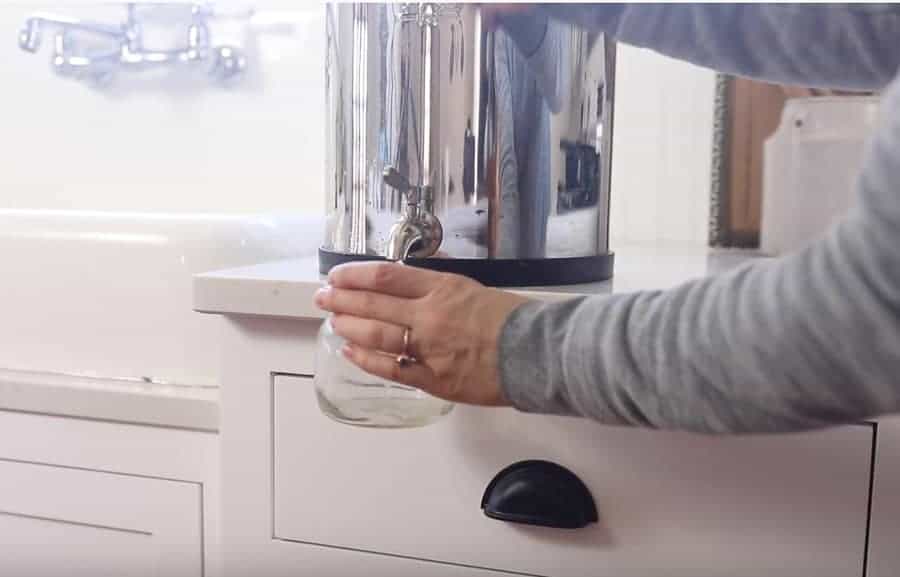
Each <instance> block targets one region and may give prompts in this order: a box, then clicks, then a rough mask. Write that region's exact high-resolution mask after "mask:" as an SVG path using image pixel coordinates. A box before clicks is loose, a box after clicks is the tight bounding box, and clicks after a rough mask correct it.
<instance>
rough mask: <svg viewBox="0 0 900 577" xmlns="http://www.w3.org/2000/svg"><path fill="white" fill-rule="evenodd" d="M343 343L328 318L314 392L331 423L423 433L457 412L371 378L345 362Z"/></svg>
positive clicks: (446, 404)
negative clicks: (332, 420)
mask: <svg viewBox="0 0 900 577" xmlns="http://www.w3.org/2000/svg"><path fill="white" fill-rule="evenodd" d="M344 343H345V340H344V339H343V338H342V337H340V336H338V335H337V334H336V333H335V332H334V329H333V327H332V325H331V317H330V316H329V317H328V318H326V319H325V321H324V322H323V323H322V326H321V328H320V329H319V336H318V342H317V346H316V373H315V390H316V399H317V400H318V402H319V408H320V409H321V410H322V412H323V413H325V414H326V415H327V416H329V417H331V418H332V419H334V420H336V421H338V422H341V423H345V424H348V425H357V426H362V427H380V428H404V427H423V426H425V425H430V424H431V423H434V422H435V421H437V420H439V419H440V418H441V417H443V416H444V415H446V414H447V413H449V412H450V411H451V409H452V408H453V403H451V402H449V401H445V400H443V399H438V398H437V397H433V396H431V395H429V394H428V393H425V392H423V391H420V390H419V389H416V388H414V387H409V386H407V385H402V384H400V383H396V382H394V381H389V380H387V379H382V378H381V377H376V376H375V375H370V374H368V373H366V372H365V371H363V370H362V369H360V368H359V367H357V366H356V365H354V364H353V363H351V362H350V361H349V360H347V359H346V357H344V354H343V353H342V352H341V349H342V348H343V346H344Z"/></svg>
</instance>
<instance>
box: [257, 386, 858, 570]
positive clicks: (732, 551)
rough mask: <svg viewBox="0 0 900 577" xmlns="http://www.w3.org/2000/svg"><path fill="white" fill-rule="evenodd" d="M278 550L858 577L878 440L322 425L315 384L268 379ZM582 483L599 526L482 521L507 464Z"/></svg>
mask: <svg viewBox="0 0 900 577" xmlns="http://www.w3.org/2000/svg"><path fill="white" fill-rule="evenodd" d="M274 387H275V390H274V402H275V406H274V438H273V442H274V467H275V471H274V481H275V492H274V503H273V506H274V511H273V518H274V532H275V537H276V538H281V539H289V540H294V541H300V542H307V543H316V544H325V545H333V546H338V547H346V548H350V549H359V550H366V551H377V552H381V553H387V554H393V555H402V556H409V557H415V558H420V559H429V560H434V561H440V562H450V563H458V564H463V565H469V566H473V567H483V568H490V569H495V570H500V571H511V572H521V573H527V574H537V575H552V576H558V577H576V576H577V577H586V576H588V575H590V576H591V577H603V576H609V577H613V576H614V577H628V576H634V577H650V576H653V575H666V576H682V575H684V576H691V577H702V576H706V575H709V576H716V577H721V576H723V575H728V576H743V575H746V576H748V577H751V576H752V577H758V576H759V575H766V576H768V577H774V576H782V575H783V576H784V577H801V576H805V575H810V576H816V577H827V576H835V577H838V576H840V577H846V576H848V575H861V574H862V564H863V549H864V545H865V530H866V517H867V500H868V490H869V469H870V456H871V447H872V430H871V428H870V427H869V426H865V425H860V426H850V427H844V428H839V429H834V430H830V431H824V432H817V433H809V434H797V435H790V436H758V437H743V438H712V437H701V436H696V435H688V434H674V433H662V432H654V431H641V430H633V429H625V428H612V427H603V426H600V425H597V424H595V423H591V422H588V421H583V420H578V419H566V418H558V417H545V416H540V415H524V414H520V413H518V412H516V411H512V410H491V409H477V408H471V407H462V406H459V407H457V408H456V409H455V410H454V411H453V413H451V414H450V416H449V417H447V418H446V419H444V420H443V421H441V422H440V423H438V424H435V425H432V426H430V427H426V428H423V429H413V430H372V429H361V428H354V427H348V426H345V425H340V424H337V423H333V422H332V421H330V420H329V419H328V418H327V417H325V416H323V415H321V414H320V412H319V409H318V406H317V405H316V402H315V398H314V394H313V390H312V381H311V380H310V379H307V378H301V377H289V376H278V377H275V381H274ZM525 459H544V460H548V461H553V462H555V463H558V464H560V465H563V466H565V467H567V468H569V469H570V470H572V471H573V472H574V473H576V474H577V475H578V476H579V477H580V478H581V480H582V481H584V483H585V484H586V485H587V487H588V488H589V489H590V491H591V493H592V494H593V497H594V499H595V501H596V503H597V509H598V513H599V516H600V522H599V523H597V524H594V525H591V526H589V527H587V528H585V529H575V530H564V529H549V528H543V527H533V526H524V525H518V524H511V523H505V522H501V521H497V520H493V519H490V518H488V517H486V516H485V515H484V514H483V512H482V511H481V508H480V504H481V498H482V495H483V492H484V489H485V487H486V486H487V485H488V483H489V482H490V481H491V479H492V478H493V477H494V476H495V475H496V473H498V472H499V471H501V470H502V469H503V468H505V467H506V466H508V465H510V464H512V463H514V462H516V461H520V460H525Z"/></svg>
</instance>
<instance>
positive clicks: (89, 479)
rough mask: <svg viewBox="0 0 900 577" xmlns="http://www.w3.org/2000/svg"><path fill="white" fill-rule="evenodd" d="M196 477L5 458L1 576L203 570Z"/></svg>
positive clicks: (141, 575) (122, 576) (138, 576)
mask: <svg viewBox="0 0 900 577" xmlns="http://www.w3.org/2000/svg"><path fill="white" fill-rule="evenodd" d="M201 504H202V502H201V499H200V489H199V487H198V486H197V485H196V484H193V483H182V482H178V481H165V480H160V479H151V478H147V477H132V476H128V475H120V474H113V473H102V472H98V471H89V470H82V469H71V468H66V467H56V466H51V465H37V464H32V463H20V462H11V461H4V460H0V575H10V576H13V575H15V576H17V577H31V576H34V577H44V576H47V575H66V576H67V577H104V576H110V577H113V576H114V577H168V576H170V575H178V576H179V577H182V576H183V577H191V576H196V577H200V575H202V574H203V562H202V556H203V539H202V528H201V522H202V518H201V513H200V509H201Z"/></svg>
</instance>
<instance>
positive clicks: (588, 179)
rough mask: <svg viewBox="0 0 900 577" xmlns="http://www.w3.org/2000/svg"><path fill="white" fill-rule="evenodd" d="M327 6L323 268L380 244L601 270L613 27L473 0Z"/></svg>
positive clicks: (515, 275) (457, 268)
mask: <svg viewBox="0 0 900 577" xmlns="http://www.w3.org/2000/svg"><path fill="white" fill-rule="evenodd" d="M326 18H327V24H326V25H327V55H326V91H327V98H326V110H327V119H326V126H327V134H326V158H327V164H326V170H327V184H326V194H327V211H328V215H327V226H326V234H325V239H324V242H323V245H322V248H321V250H320V269H321V270H322V271H323V272H327V270H328V269H329V268H331V267H332V266H334V265H335V264H338V263H341V262H346V261H350V260H359V259H375V258H387V259H391V260H401V259H402V260H405V261H406V262H408V263H409V264H412V265H415V266H425V267H428V268H434V269H437V270H445V271H452V272H458V273H461V274H466V275H468V276H471V277H473V278H476V279H478V280H481V281H483V282H485V283H487V284H491V285H505V286H509V285H547V284H569V283H579V282H589V281H594V280H602V279H606V278H609V277H610V276H611V274H612V264H613V256H612V254H611V253H610V252H609V246H608V223H609V190H610V166H611V158H612V146H611V145H612V133H613V130H612V128H613V109H614V107H613V103H614V93H615V90H614V89H615V45H614V43H613V42H612V41H610V40H609V39H607V38H605V37H604V36H603V35H602V34H597V33H593V32H589V31H584V30H580V29H578V28H575V27H573V26H571V25H568V24H565V23H562V22H557V21H554V20H548V19H545V18H542V17H540V16H539V15H538V13H532V12H522V13H512V14H508V15H493V14H488V13H486V12H485V11H484V8H482V7H480V6H477V5H473V4H457V3H432V2H413V3H375V4H372V3H335V4H329V5H328V6H327V8H326Z"/></svg>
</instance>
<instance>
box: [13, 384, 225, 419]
mask: <svg viewBox="0 0 900 577" xmlns="http://www.w3.org/2000/svg"><path fill="white" fill-rule="evenodd" d="M0 411H10V412H20V413H32V414H39V415H47V416H57V417H72V418H79V419H88V420H95V421H108V422H113V423H121V424H129V425H144V426H157V427H166V428H175V429H185V430H192V431H199V432H210V433H216V432H218V430H219V400H218V389H217V388H215V387H191V386H167V385H155V384H143V383H137V382H131V381H125V380H120V379H103V378H92V377H79V376H72V375H58V374H52V373H41V372H31V371H15V370H0Z"/></svg>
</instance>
